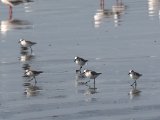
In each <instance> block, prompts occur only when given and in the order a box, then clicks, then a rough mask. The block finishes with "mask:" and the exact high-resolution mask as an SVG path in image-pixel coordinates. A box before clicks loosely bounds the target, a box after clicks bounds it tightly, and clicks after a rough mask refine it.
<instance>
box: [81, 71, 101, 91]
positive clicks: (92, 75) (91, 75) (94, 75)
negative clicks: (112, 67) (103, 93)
mask: <svg viewBox="0 0 160 120" xmlns="http://www.w3.org/2000/svg"><path fill="white" fill-rule="evenodd" d="M83 74H84V75H85V76H86V77H87V78H89V79H94V88H95V79H96V78H97V77H98V76H99V75H100V74H102V73H97V72H95V71H92V70H84V72H83ZM88 82H90V80H89V81H88ZM88 82H86V83H88Z"/></svg>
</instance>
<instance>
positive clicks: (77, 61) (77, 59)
mask: <svg viewBox="0 0 160 120" xmlns="http://www.w3.org/2000/svg"><path fill="white" fill-rule="evenodd" d="M74 62H75V63H76V64H77V65H79V66H80V68H79V70H80V71H81V69H82V66H83V65H85V64H86V62H88V60H85V59H83V58H81V57H78V56H77V57H75V58H74Z"/></svg>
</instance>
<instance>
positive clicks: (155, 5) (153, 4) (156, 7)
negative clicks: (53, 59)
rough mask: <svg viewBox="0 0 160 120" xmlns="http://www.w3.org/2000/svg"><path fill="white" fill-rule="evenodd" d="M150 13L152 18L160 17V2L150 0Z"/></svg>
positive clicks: (158, 0)
mask: <svg viewBox="0 0 160 120" xmlns="http://www.w3.org/2000/svg"><path fill="white" fill-rule="evenodd" d="M148 13H149V16H150V17H153V16H160V0H148Z"/></svg>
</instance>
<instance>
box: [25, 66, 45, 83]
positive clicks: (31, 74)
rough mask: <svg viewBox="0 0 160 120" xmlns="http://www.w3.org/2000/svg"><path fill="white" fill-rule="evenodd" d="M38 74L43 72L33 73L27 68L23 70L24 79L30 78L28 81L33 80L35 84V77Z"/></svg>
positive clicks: (33, 71)
mask: <svg viewBox="0 0 160 120" xmlns="http://www.w3.org/2000/svg"><path fill="white" fill-rule="evenodd" d="M40 73H43V71H35V70H31V69H30V68H28V69H26V70H25V73H24V74H25V75H24V77H32V78H31V79H30V80H29V81H31V80H33V79H34V80H35V83H37V80H36V76H37V75H39V74H40Z"/></svg>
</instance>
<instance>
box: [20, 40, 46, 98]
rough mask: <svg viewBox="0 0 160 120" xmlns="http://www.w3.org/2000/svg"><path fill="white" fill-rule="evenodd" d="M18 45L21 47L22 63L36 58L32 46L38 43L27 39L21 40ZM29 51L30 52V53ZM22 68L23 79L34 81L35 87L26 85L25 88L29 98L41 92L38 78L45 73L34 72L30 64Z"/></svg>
mask: <svg viewBox="0 0 160 120" xmlns="http://www.w3.org/2000/svg"><path fill="white" fill-rule="evenodd" d="M18 43H19V44H20V46H21V54H22V55H21V57H20V61H22V62H26V61H30V60H31V59H32V58H33V56H34V55H32V52H33V50H32V46H33V45H35V44H37V43H36V42H32V41H29V40H25V39H20V40H19V42H18ZM28 50H30V53H29V51H28ZM22 68H23V69H24V75H23V76H22V77H24V78H27V80H28V82H31V81H32V80H34V84H33V85H32V84H31V83H25V84H24V85H25V86H27V88H26V90H25V93H26V94H27V95H29V96H31V95H35V94H36V92H37V90H39V88H38V87H37V86H36V83H37V79H36V76H38V75H39V74H41V73H43V71H38V70H33V69H32V68H31V66H30V65H29V64H28V63H27V64H24V66H23V67H22Z"/></svg>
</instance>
